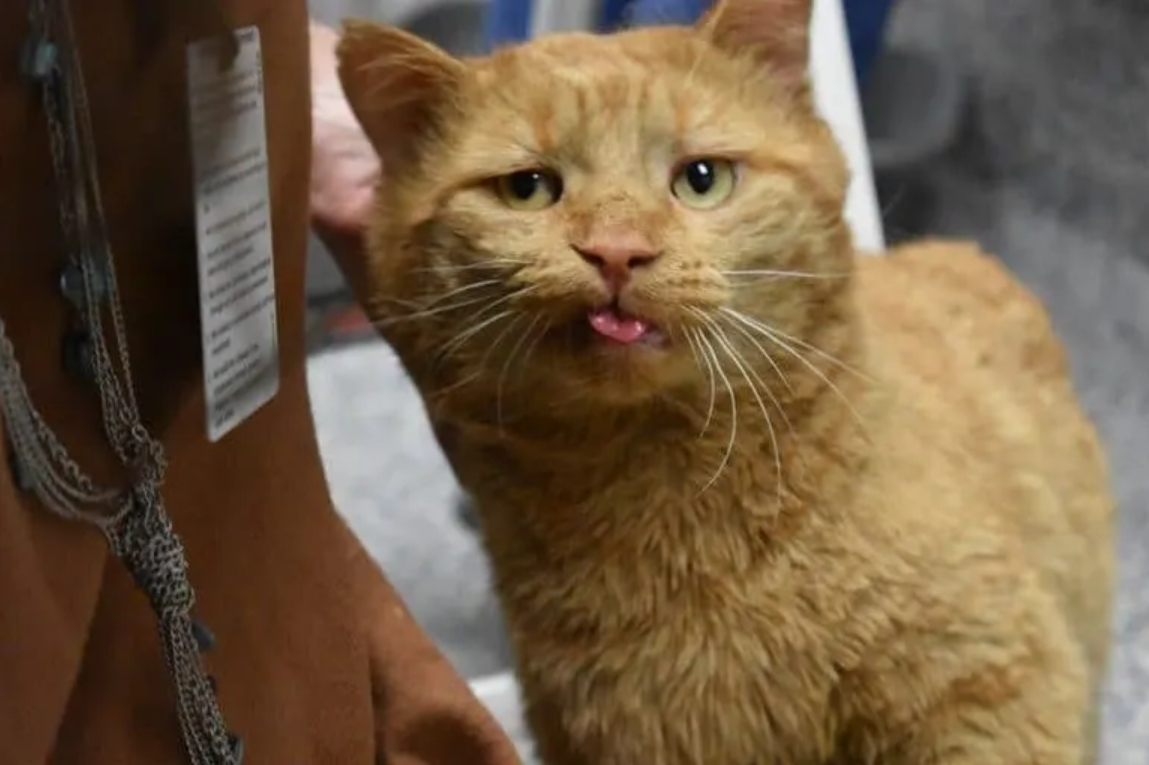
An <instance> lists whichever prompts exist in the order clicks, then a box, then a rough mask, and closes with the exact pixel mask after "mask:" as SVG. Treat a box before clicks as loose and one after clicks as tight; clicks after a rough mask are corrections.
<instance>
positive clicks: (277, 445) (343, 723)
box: [0, 0, 518, 765]
mask: <svg viewBox="0 0 1149 765" xmlns="http://www.w3.org/2000/svg"><path fill="white" fill-rule="evenodd" d="M215 2H218V3H219V5H220V7H221V9H222V11H223V13H222V15H221V16H220V17H219V18H217V17H215V16H213V15H211V14H206V15H204V16H202V17H197V16H194V15H191V16H186V17H185V16H184V15H183V14H182V13H180V12H178V11H179V9H181V8H182V9H194V8H200V7H206V6H208V5H210V4H212V3H215ZM22 5H23V4H22V3H11V4H0V52H3V53H5V54H6V55H5V56H4V57H3V59H4V60H5V61H8V62H14V61H16V59H17V56H16V51H18V50H19V49H20V46H21V45H22V43H23V39H22V38H23V34H24V32H25V29H26V21H25V19H24V13H23V8H22ZM97 5H98V7H97V6H89V5H85V4H77V5H76V9H77V16H78V28H79V29H80V30H81V36H82V40H81V43H82V44H83V43H84V42H85V41H86V42H87V45H88V49H87V50H86V51H85V53H86V54H88V55H86V56H85V62H86V64H89V65H90V66H89V67H88V75H89V80H88V87H89V95H90V97H91V100H92V110H93V114H94V121H95V123H96V135H97V140H98V141H99V142H100V144H101V146H100V149H99V150H100V151H101V152H102V153H103V154H104V155H105V156H104V159H106V160H107V161H102V162H101V170H102V178H101V180H102V183H103V186H104V192H105V200H104V201H105V207H106V209H107V212H108V216H109V227H110V229H111V230H112V232H113V237H114V239H115V245H116V248H117V264H118V275H119V277H120V282H121V288H122V292H123V296H124V300H125V311H126V314H127V319H128V323H129V327H128V334H129V344H130V345H131V347H132V352H133V367H134V372H135V381H136V383H137V385H136V387H137V394H138V395H139V397H140V402H141V409H142V410H143V414H144V418H145V419H146V420H147V421H148V424H149V425H150V426H151V427H152V428H154V429H155V431H156V432H158V433H160V434H161V435H162V437H163V438H164V441H165V444H166V446H167V448H168V458H169V476H168V483H167V484H166V485H165V495H166V499H167V504H168V509H169V512H170V513H171V514H172V516H173V522H174V523H175V525H176V527H177V530H178V531H179V533H180V534H181V536H182V537H183V538H184V540H185V544H186V546H187V549H188V551H189V559H192V562H193V565H192V568H191V577H192V583H193V585H194V586H195V587H196V588H197V595H198V601H197V603H198V605H197V608H199V609H201V611H200V613H201V614H202V615H203V616H204V617H205V618H206V619H207V621H208V623H209V624H210V626H212V628H213V629H215V630H216V632H217V634H218V636H219V638H220V646H219V648H218V650H217V651H216V652H215V653H214V654H212V655H209V656H208V657H207V662H208V664H209V669H210V671H211V672H212V673H213V676H215V677H217V679H218V680H219V686H220V689H221V698H222V703H223V706H224V708H225V709H224V712H225V715H227V717H228V722H229V724H231V725H234V726H235V729H236V730H237V732H238V733H240V734H242V735H243V736H244V737H245V738H246V739H247V741H248V742H249V746H248V750H247V758H246V762H247V763H250V764H251V765H264V763H266V764H267V765H278V763H282V762H288V761H291V760H290V758H289V757H288V758H284V757H281V756H277V753H280V752H283V751H292V752H296V753H299V752H315V753H336V752H337V753H338V755H333V756H337V757H338V758H337V759H326V758H325V757H323V756H317V757H315V758H313V759H310V760H308V761H309V762H316V763H325V762H332V763H335V762H338V763H344V762H357V763H362V762H369V761H372V760H373V761H375V762H376V763H379V764H380V765H515V764H516V763H517V762H518V759H517V757H516V755H515V753H514V751H513V749H512V747H511V745H510V743H509V742H508V741H507V739H506V738H505V736H504V735H503V733H502V731H501V730H500V729H499V728H498V726H497V724H496V723H495V721H494V720H493V719H492V718H491V717H490V715H489V714H487V712H486V711H485V710H484V709H483V707H482V705H481V704H480V703H479V702H478V701H477V700H476V699H475V697H474V696H473V695H472V694H471V693H470V691H469V690H468V688H467V686H466V684H465V683H464V682H463V681H462V679H461V678H459V677H458V675H457V674H456V673H455V672H454V670H453V669H452V668H451V666H450V664H449V663H448V662H447V661H446V659H445V658H444V657H443V656H442V655H441V654H440V653H439V651H437V650H436V649H435V647H434V646H433V645H432V644H431V642H430V640H429V638H428V637H427V635H426V634H425V633H424V632H423V631H422V630H421V629H420V628H419V626H418V625H417V624H416V623H415V622H414V620H413V619H412V618H411V616H410V614H409V613H408V612H407V610H406V609H405V607H404V606H403V604H402V603H401V601H400V599H399V597H398V595H397V593H396V592H395V591H394V590H393V589H392V588H391V586H390V585H389V584H388V583H387V581H386V579H385V577H384V576H383V575H382V573H381V571H380V570H379V568H378V566H377V565H376V564H375V563H374V562H373V561H372V560H371V559H370V558H369V557H368V555H367V554H366V552H365V551H364V550H363V548H362V546H361V545H360V544H359V542H358V540H357V539H355V538H354V536H353V535H352V534H351V532H350V531H349V530H347V529H346V528H345V527H343V526H342V525H341V523H340V521H339V520H338V518H337V517H336V516H335V514H334V512H333V511H332V510H331V507H330V503H329V501H328V500H327V497H326V492H325V491H324V487H323V472H322V466H321V465H320V464H319V460H318V457H317V455H316V453H315V450H314V434H313V432H312V424H311V420H310V413H309V412H308V409H307V397H306V396H307V394H306V386H305V374H304V365H305V359H304V355H303V331H302V330H303V317H304V310H305V305H304V300H303V274H304V271H305V247H306V233H307V218H308V209H307V180H308V172H309V164H308V161H309V148H310V140H311V139H310V114H309V111H310V109H309V106H310V101H309V98H308V88H307V87H306V79H307V76H308V69H307V66H308V64H307V58H306V57H307V55H308V52H307V45H308V34H307V23H308V21H307V14H306V6H305V4H304V3H303V1H302V0H232V1H230V2H229V1H227V0H210V2H209V0H204V2H203V3H202V6H201V3H199V2H197V3H194V4H187V3H178V2H176V0H155V2H154V3H153V2H148V3H143V2H138V1H137V0H112V2H109V3H101V4H97ZM220 19H223V20H224V22H226V24H228V25H230V26H232V27H238V26H244V25H247V24H252V23H256V24H258V25H259V27H260V30H261V36H262V40H263V52H264V60H265V61H266V62H268V65H267V67H266V70H265V78H266V86H267V94H268V95H267V109H268V111H267V122H268V127H269V135H270V144H271V145H270V146H269V152H268V153H269V159H270V164H271V168H270V176H271V183H272V198H273V203H274V206H275V213H274V226H275V231H274V241H275V247H276V263H275V269H276V280H277V283H278V287H279V322H280V327H281V329H282V338H281V365H282V367H283V369H282V382H281V389H280V393H279V395H278V396H277V397H276V399H275V400H274V401H273V402H272V403H271V404H269V405H268V407H266V408H265V409H264V410H263V411H262V412H260V413H259V414H257V415H256V416H255V417H253V418H252V420H251V421H250V422H249V423H247V424H245V425H244V426H242V430H237V431H236V433H235V434H233V435H232V436H230V437H229V438H227V439H225V440H224V441H222V442H220V443H218V444H211V443H209V442H207V440H206V439H205V438H204V436H203V429H202V417H203V415H202V411H203V410H202V382H201V380H202V378H201V374H202V372H201V369H200V367H199V364H198V356H199V350H198V344H199V342H200V338H199V334H198V326H197V323H196V304H195V288H194V284H195V281H194V279H195V261H194V247H193V244H194V242H193V240H192V239H191V230H192V225H191V222H190V221H191V216H192V207H191V200H190V194H189V193H188V189H190V188H191V182H190V178H188V159H187V144H186V136H185V127H186V126H185V114H184V110H183V107H182V103H183V99H184V97H185V95H184V92H183V89H182V65H183V45H184V43H185V42H186V40H187V39H188V38H189V37H193V36H199V35H201V34H204V33H211V32H212V31H214V30H215V28H216V25H217V24H218V23H221V22H220ZM189 24H191V25H195V24H198V25H199V26H200V27H202V29H195V30H189V29H185V28H183V27H185V26H187V25H189ZM9 53H10V54H11V55H7V54H9ZM45 135H46V133H45V128H44V124H43V117H42V114H41V113H40V109H39V105H38V100H37V99H36V98H35V95H34V93H33V92H32V91H31V89H30V88H29V87H28V86H27V83H25V82H23V81H22V80H20V78H19V73H18V72H17V71H16V70H15V67H14V66H12V65H10V64H3V63H0V145H3V146H6V147H8V149H10V150H11V151H10V152H9V153H10V155H11V156H8V155H5V159H4V161H3V162H0V201H2V202H3V204H0V223H3V224H4V225H3V226H0V228H3V229H4V230H5V231H6V232H8V234H9V239H10V241H11V242H13V243H15V246H14V247H10V248H7V249H5V250H3V251H0V316H3V318H4V320H5V321H6V322H7V332H8V334H9V336H10V337H11V338H12V340H13V342H14V343H15V345H16V347H17V351H18V353H19V354H20V356H21V362H22V364H23V365H24V367H25V370H24V371H25V376H26V379H27V380H28V382H29V385H30V386H31V387H32V389H33V395H34V397H35V399H36V401H37V404H38V405H39V406H40V407H41V409H42V410H43V412H44V414H45V416H46V417H47V419H48V420H49V421H50V423H51V424H52V426H53V427H54V428H56V429H57V430H58V431H59V432H60V435H61V437H62V438H63V440H64V441H65V443H66V444H68V446H69V448H70V449H72V450H73V451H74V452H75V453H76V456H77V458H78V459H79V461H80V462H81V463H82V464H83V465H84V466H85V467H86V468H88V469H91V470H93V471H94V472H95V473H96V474H97V475H98V476H99V477H101V478H102V477H104V476H105V475H108V474H109V470H108V468H109V467H110V466H109V459H108V449H107V446H106V444H105V443H104V439H103V437H102V435H101V434H100V427H99V424H98V418H97V412H96V406H95V399H94V397H93V396H92V395H91V391H90V389H88V388H87V387H85V386H83V385H77V384H76V383H75V381H72V380H69V379H67V378H66V377H64V376H63V374H62V373H61V371H60V368H59V361H58V358H57V356H58V353H59V338H60V337H61V333H62V331H63V327H64V326H65V324H66V310H65V306H64V304H63V302H62V300H61V299H60V297H59V295H58V294H57V293H56V291H55V287H54V285H55V279H56V274H57V269H58V267H59V263H60V262H61V258H62V257H63V252H62V248H61V245H60V243H59V241H58V240H59V237H58V234H57V233H56V226H57V222H56V209H55V199H54V197H53V193H52V192H53V190H52V189H51V183H49V177H50V175H49V168H48V148H47V146H46V142H45ZM113 159H114V161H113ZM9 160H11V161H9ZM141 210H144V211H146V214H143V215H141V213H140V211H141ZM380 395H385V392H380ZM2 434H3V423H2V422H0V435H2ZM2 456H6V455H5V453H4V451H3V446H2V445H0V457H2ZM333 527H338V528H339V529H341V530H339V531H337V532H336V533H331V529H332V528H333ZM252 545H255V547H252ZM317 545H319V546H320V547H318V548H317ZM253 549H254V550H256V552H254V554H253V553H252V550H253ZM169 682H170V681H169V679H168V677H167V675H166V671H165V670H164V669H163V668H162V666H161V664H160V659H159V655H158V647H157V644H156V643H155V626H154V619H153V616H152V614H151V613H150V612H149V611H148V610H147V604H146V601H145V600H144V599H143V598H142V597H141V596H140V594H139V593H138V592H137V591H135V590H134V589H133V588H132V587H131V584H130V582H129V581H128V580H127V577H126V574H124V572H123V570H122V568H121V567H120V564H119V562H118V561H115V560H113V559H110V558H109V557H108V555H107V549H106V544H105V542H104V540H103V538H102V537H101V536H100V535H99V533H97V532H94V531H93V530H92V529H91V528H88V527H84V526H81V525H78V524H75V523H71V522H68V521H64V520H61V519H59V518H56V517H54V516H52V515H51V514H50V513H48V511H46V510H45V509H43V508H41V507H39V506H38V505H37V504H36V503H35V502H33V501H31V500H30V499H29V497H28V496H27V495H21V494H18V493H17V492H16V491H15V489H14V486H13V482H12V476H11V474H10V472H9V470H8V468H7V465H6V464H5V462H4V461H0V763H10V762H11V763H19V764H20V765H23V763H44V762H49V761H50V762H53V763H58V764H60V765H71V763H79V762H83V763H84V764H85V765H111V764H112V763H116V765H118V764H119V763H130V762H148V763H160V762H162V763H172V765H179V764H180V763H184V762H186V756H185V755H183V753H182V751H181V746H180V742H179V735H178V729H177V728H176V725H175V722H176V721H175V715H174V709H173V707H172V706H171V699H170V689H169Z"/></svg>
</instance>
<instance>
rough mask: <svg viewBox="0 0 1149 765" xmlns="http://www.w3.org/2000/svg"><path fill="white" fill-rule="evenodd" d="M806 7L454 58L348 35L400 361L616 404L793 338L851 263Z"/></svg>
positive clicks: (841, 175)
mask: <svg viewBox="0 0 1149 765" xmlns="http://www.w3.org/2000/svg"><path fill="white" fill-rule="evenodd" d="M809 6H810V0H726V1H725V2H720V3H719V4H718V5H717V6H716V7H715V8H714V9H713V10H712V11H711V12H710V13H709V14H708V15H707V16H705V17H704V18H703V19H702V20H701V21H700V22H699V23H698V25H697V26H696V27H694V28H681V27H655V28H650V29H640V30H632V31H626V32H622V33H619V34H615V35H609V36H596V35H589V34H571V35H559V36H553V37H546V38H542V39H539V40H536V41H533V42H530V43H527V44H525V45H522V46H518V47H511V48H506V49H503V50H500V51H497V52H496V53H494V54H493V55H491V56H489V57H484V58H475V59H465V60H462V59H458V58H454V57H451V56H449V55H448V54H446V53H444V52H443V51H441V50H439V49H437V48H435V47H433V46H431V45H429V44H427V43H425V42H423V41H421V40H419V39H417V38H415V37H413V36H411V35H408V34H406V33H404V32H402V31H399V30H396V29H392V28H386V27H379V26H375V25H368V24H352V25H349V26H348V27H347V30H346V32H345V35H344V39H343V42H342V44H341V47H340V67H341V68H340V73H341V78H342V81H343V85H344V90H345V92H346V93H347V96H348V100H349V101H350V103H351V105H352V108H353V109H354V111H355V113H356V115H357V116H358V118H359V120H360V122H361V123H362V124H363V126H364V128H365V130H366V131H367V133H368V134H369V136H370V138H371V140H372V142H373V143H374V144H375V146H376V149H377V150H378V152H379V154H380V156H381V158H382V162H383V168H384V171H383V172H384V179H385V180H384V183H383V184H382V186H381V189H380V192H379V197H378V201H377V208H376V212H375V220H374V221H373V226H372V231H371V235H370V237H369V241H370V249H371V258H372V263H373V265H372V272H373V283H372V284H371V285H369V289H370V291H372V292H373V293H374V295H373V297H374V298H375V300H374V301H373V303H374V304H373V305H372V308H371V310H372V313H373V314H374V317H375V318H376V319H377V320H378V321H379V323H380V326H382V327H383V332H384V335H385V336H387V337H388V338H389V339H391V340H392V342H393V343H394V344H395V345H396V347H398V348H399V350H400V353H401V354H403V355H404V357H405V361H406V362H407V363H408V365H409V366H411V365H415V366H422V368H423V371H424V372H425V373H426V374H432V370H445V371H443V372H442V374H443V375H444V377H443V378H442V379H441V382H443V383H446V382H451V381H453V382H454V383H456V384H462V383H463V382H464V381H465V382H467V384H468V385H471V386H479V387H484V386H493V385H497V386H498V387H499V388H500V392H501V393H503V394H505V395H508V396H510V395H516V390H515V389H518V391H517V392H518V393H519V394H521V393H522V392H529V391H532V390H535V391H537V390H545V391H547V392H548V395H551V396H553V397H554V400H563V399H568V400H569V399H571V398H573V397H577V398H591V399H600V400H611V401H617V402H624V401H634V400H637V399H642V398H646V397H649V396H652V395H659V394H660V393H665V392H667V391H669V390H672V389H674V388H676V387H681V386H684V385H691V384H698V383H699V382H700V381H708V380H713V378H714V375H715V374H716V373H718V374H728V375H730V376H732V377H733V376H736V375H740V373H739V369H740V367H741V366H742V365H740V363H739V361H738V360H737V359H741V360H742V361H743V362H744V365H745V366H749V367H753V368H755V369H758V368H762V364H763V363H764V362H763V360H762V357H760V356H758V355H757V354H758V352H759V351H766V352H769V351H771V350H772V351H775V356H776V357H777V356H778V353H777V351H778V350H779V349H778V348H777V347H773V346H772V340H771V328H773V329H774V330H776V331H778V332H781V333H784V334H782V335H775V336H774V337H775V339H777V338H780V337H786V336H790V337H795V336H801V335H802V334H803V333H804V332H805V331H806V330H807V329H808V325H809V324H810V323H811V322H812V321H813V320H814V319H813V318H812V317H813V316H814V315H815V314H816V313H817V311H818V306H819V304H820V303H822V302H825V300H826V299H828V298H827V296H828V295H831V294H832V293H834V292H835V291H837V290H840V289H842V286H841V281H840V280H839V281H835V279H834V278H833V277H835V276H841V275H842V274H843V273H844V272H846V271H848V270H849V267H850V266H849V260H850V259H849V249H850V248H849V236H848V233H847V232H846V228H845V225H844V223H843V221H842V217H841V210H842V205H843V201H844V198H845V194H846V188H847V182H848V174H847V171H846V169H845V165H844V163H843V160H842V157H841V154H840V152H839V151H838V149H837V147H836V145H835V144H834V142H833V140H832V138H831V135H830V133H829V130H828V129H827V128H826V126H825V125H824V124H823V123H822V122H821V121H820V120H819V119H818V118H817V117H816V115H815V113H814V109H813V105H812V98H811V96H810V92H809V88H808V83H807V56H808V24H809V15H810V7H809ZM752 359H754V360H752ZM751 371H752V370H751ZM745 374H746V372H742V373H741V375H740V376H745ZM425 379H426V378H425Z"/></svg>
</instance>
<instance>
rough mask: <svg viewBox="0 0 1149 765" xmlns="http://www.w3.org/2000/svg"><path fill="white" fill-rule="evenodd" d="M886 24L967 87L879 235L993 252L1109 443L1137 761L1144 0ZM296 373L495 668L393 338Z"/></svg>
mask: <svg viewBox="0 0 1149 765" xmlns="http://www.w3.org/2000/svg"><path fill="white" fill-rule="evenodd" d="M335 2H337V0H328V3H327V4H325V10H326V11H327V13H326V15H327V16H328V17H329V18H331V17H333V16H336V15H338V11H336V10H334V8H335V6H334V5H333V3H335ZM407 5H408V6H409V5H410V2H408V3H407ZM358 12H359V13H360V14H362V13H363V11H362V10H360V11H358ZM892 36H893V40H894V42H895V43H897V44H900V45H911V46H913V47H916V48H921V49H924V50H927V51H930V52H931V54H932V55H935V56H937V57H939V58H940V59H941V60H945V61H947V62H949V63H950V64H952V65H953V66H956V67H960V68H961V69H962V70H963V71H965V72H967V73H968V74H969V76H970V82H971V87H972V96H971V104H970V107H971V108H970V119H969V124H968V125H967V127H966V129H965V130H964V132H963V134H962V137H961V140H960V143H959V145H958V146H957V147H956V148H955V149H954V150H953V151H951V152H950V153H948V154H947V155H946V156H945V157H942V158H940V159H938V160H936V161H934V162H931V163H930V164H929V165H928V166H927V167H925V168H923V169H921V170H920V171H918V172H915V173H913V174H912V175H909V176H903V177H900V178H896V179H889V178H887V179H886V182H885V184H884V186H885V188H884V192H885V196H886V198H887V200H888V214H887V218H888V220H887V231H888V233H889V235H890V236H891V238H899V237H903V236H911V235H915V234H918V233H923V232H924V233H938V234H946V235H954V236H961V237H970V238H975V239H977V240H979V241H980V242H981V243H982V244H983V245H984V246H985V247H986V248H988V249H990V250H992V251H994V252H996V253H998V254H1000V255H1001V257H1002V258H1003V259H1004V260H1005V261H1006V262H1007V263H1008V264H1009V266H1010V267H1011V268H1013V270H1014V271H1015V272H1016V273H1017V274H1018V275H1019V276H1020V277H1021V278H1022V279H1023V280H1025V281H1026V282H1027V283H1028V284H1030V285H1031V286H1032V287H1033V289H1034V290H1036V291H1037V292H1038V293H1039V294H1040V295H1041V296H1042V297H1043V298H1044V299H1045V300H1046V302H1047V304H1048V305H1049V307H1050V309H1051V311H1052V313H1053V316H1054V320H1055V323H1056V324H1057V327H1058V329H1059V330H1060V332H1061V333H1062V335H1063V337H1064V338H1065V340H1066V342H1067V344H1068V346H1069V348H1070V351H1071V355H1072V358H1073V362H1074V368H1075V374H1076V377H1077V380H1078V382H1079V387H1080V390H1081V394H1082V396H1083V398H1084V400H1085V402H1086V406H1087V407H1088V409H1089V411H1090V412H1091V414H1092V415H1093V416H1094V418H1095V419H1096V422H1097V423H1098V425H1099V427H1100V428H1101V430H1102V433H1103V435H1104V438H1105V440H1106V443H1107V444H1108V446H1109V451H1110V455H1111V460H1112V465H1113V480H1114V485H1115V487H1116V492H1117V496H1118V498H1119V500H1120V505H1121V517H1120V534H1119V536H1118V539H1117V541H1116V543H1117V545H1118V548H1119V550H1120V555H1121V559H1122V570H1121V594H1120V600H1119V607H1118V616H1117V621H1116V625H1115V632H1116V645H1117V652H1116V655H1115V657H1114V668H1113V678H1112V682H1111V690H1110V693H1109V694H1108V699H1107V709H1106V719H1107V725H1106V732H1105V758H1104V762H1105V763H1107V765H1144V764H1145V763H1149V587H1146V585H1145V582H1147V581H1149V552H1147V550H1149V208H1147V203H1146V201H1145V200H1149V140H1147V139H1149V127H1147V125H1149V51H1146V50H1145V48H1146V46H1149V2H1146V0H1005V1H1004V2H1003V1H1002V0H903V2H902V6H901V9H900V11H899V13H898V14H897V16H896V18H895V21H894V27H893V30H892ZM311 384H312V395H313V399H314V408H315V415H316V421H317V423H318V428H319V433H320V438H321V441H322V445H323V448H324V451H325V454H326V457H327V461H328V469H329V475H330V479H331V484H332V491H333V493H334V495H335V498H336V501H337V503H338V505H339V506H340V508H341V509H342V511H343V512H344V513H345V514H346V515H347V517H348V518H349V520H350V522H351V523H352V525H353V526H354V528H355V529H356V530H357V531H358V532H359V533H360V534H361V535H362V537H363V539H364V541H365V543H366V544H367V546H368V547H369V548H370V550H371V551H372V552H373V553H374V554H375V555H376V556H377V557H378V559H379V560H380V561H381V562H382V564H383V565H384V567H385V568H386V570H387V571H388V573H389V574H390V575H391V577H392V578H393V579H394V581H395V583H396V585H397V586H398V588H399V589H400V591H401V592H402V593H403V594H404V595H405V596H406V598H407V599H408V601H409V602H410V604H411V607H412V608H413V609H414V611H415V614H416V615H417V616H418V617H419V618H420V619H421V620H422V623H423V624H424V626H425V627H426V628H427V629H428V630H429V631H430V632H431V634H432V635H433V636H434V637H435V638H436V639H437V640H438V641H439V643H440V644H441V645H442V646H443V648H444V649H445V651H446V652H447V654H448V656H449V657H450V658H451V660H452V661H453V662H454V663H455V665H456V666H457V667H458V668H459V670H460V671H461V672H463V673H464V674H466V675H468V676H478V675H483V674H486V673H488V672H491V671H494V670H497V669H500V668H502V667H503V666H504V665H505V661H506V647H505V643H504V641H503V638H502V633H501V631H500V627H499V617H498V614H497V610H496V606H495V602H494V600H493V598H492V595H491V592H490V590H489V587H488V584H487V568H486V564H485V561H484V559H483V556H482V553H481V551H480V550H479V548H478V546H477V544H476V541H475V539H474V538H473V537H472V536H470V534H468V533H467V532H466V531H465V530H464V529H463V528H462V527H461V526H460V525H459V524H458V523H457V522H456V520H455V516H454V514H453V508H452V503H453V500H454V489H453V486H452V485H451V479H450V476H449V473H448V472H447V469H446V466H445V464H444V463H443V461H442V459H441V457H440V456H439V454H438V452H437V450H436V447H435V444H434V441H433V439H432V438H431V435H430V433H429V431H428V430H427V428H426V423H425V420H424V418H423V415H422V410H421V406H420V404H419V401H418V399H417V398H416V396H415V395H414V393H413V391H412V390H411V388H410V386H409V385H408V383H407V382H406V380H405V379H404V378H403V375H402V373H401V371H400V370H399V367H398V365H397V363H396V362H395V361H394V359H393V357H392V356H391V355H390V353H389V352H388V350H387V349H386V348H385V347H384V346H382V345H381V344H378V343H370V344H366V345H361V346H355V347H352V348H349V349H347V348H345V349H341V350H337V351H336V350H332V351H329V352H326V353H320V354H317V355H316V356H315V357H314V358H313V362H312V366H311Z"/></svg>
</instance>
